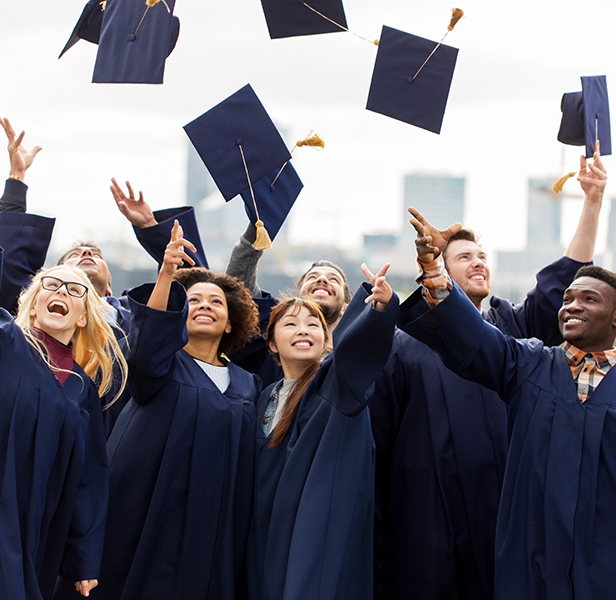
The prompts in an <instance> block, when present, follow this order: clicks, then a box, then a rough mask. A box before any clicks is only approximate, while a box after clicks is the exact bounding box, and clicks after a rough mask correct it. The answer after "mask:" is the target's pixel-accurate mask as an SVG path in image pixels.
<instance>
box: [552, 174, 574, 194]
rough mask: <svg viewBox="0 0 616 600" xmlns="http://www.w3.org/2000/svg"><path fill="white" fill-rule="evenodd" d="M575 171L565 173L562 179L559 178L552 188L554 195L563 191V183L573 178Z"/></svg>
mask: <svg viewBox="0 0 616 600" xmlns="http://www.w3.org/2000/svg"><path fill="white" fill-rule="evenodd" d="M575 173H576V172H575V171H571V173H567V174H566V175H565V176H564V177H561V178H560V179H559V180H558V181H557V182H556V183H555V184H554V185H553V186H552V189H553V190H554V193H555V194H560V193H561V192H562V191H563V186H564V185H565V182H566V181H567V179H569V178H570V177H575Z"/></svg>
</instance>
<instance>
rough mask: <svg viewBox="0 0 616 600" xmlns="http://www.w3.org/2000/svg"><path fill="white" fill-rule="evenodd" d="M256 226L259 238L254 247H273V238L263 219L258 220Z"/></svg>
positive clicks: (257, 248) (263, 248) (262, 248)
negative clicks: (271, 238)
mask: <svg viewBox="0 0 616 600" xmlns="http://www.w3.org/2000/svg"><path fill="white" fill-rule="evenodd" d="M255 227H256V228H257V239H256V240H255V243H254V244H253V245H252V247H253V248H254V249H255V250H269V249H270V248H271V247H272V240H270V236H269V233H267V229H265V225H263V221H261V220H259V221H257V222H256V223H255Z"/></svg>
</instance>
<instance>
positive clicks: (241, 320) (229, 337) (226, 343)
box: [174, 267, 259, 354]
mask: <svg viewBox="0 0 616 600" xmlns="http://www.w3.org/2000/svg"><path fill="white" fill-rule="evenodd" d="M174 279H175V280H176V281H178V282H179V283H181V284H182V285H183V286H184V288H185V289H186V291H188V290H189V289H190V288H191V287H192V286H193V285H195V284H196V283H213V284H214V285H217V286H218V287H219V288H220V289H221V290H222V291H223V292H224V293H225V297H226V299H227V310H228V311H229V321H230V322H231V331H230V333H224V334H223V336H222V338H221V340H220V345H219V347H218V351H219V352H222V353H224V354H230V353H231V352H234V351H235V350H239V349H240V348H243V347H244V346H245V345H246V344H247V343H248V342H250V341H251V340H252V339H253V338H254V337H255V336H257V335H258V334H259V309H258V308H257V305H256V304H255V302H254V300H253V299H252V298H251V297H250V292H249V291H248V290H247V289H246V287H245V286H244V284H243V283H241V282H240V281H238V280H237V279H236V278H235V277H231V276H230V275H225V274H224V273H214V272H213V271H210V270H209V269H204V268H203V267H192V268H189V269H178V271H176V273H175V276H174Z"/></svg>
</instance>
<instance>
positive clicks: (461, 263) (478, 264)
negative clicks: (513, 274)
mask: <svg viewBox="0 0 616 600" xmlns="http://www.w3.org/2000/svg"><path fill="white" fill-rule="evenodd" d="M443 258H444V260H445V266H446V268H447V272H448V273H449V275H450V276H451V278H452V279H453V280H454V281H455V282H456V283H457V284H458V285H459V286H460V288H462V291H463V292H464V293H465V294H466V295H467V296H468V297H469V298H470V300H471V302H472V303H473V304H474V305H475V306H476V307H477V308H478V309H480V310H481V301H482V300H483V299H484V298H486V297H487V296H489V294H490V268H489V267H488V257H487V256H486V253H485V252H484V250H483V248H482V247H481V246H480V245H479V244H476V243H475V242H471V241H470V240H454V241H452V242H449V244H447V247H446V248H445V253H444V256H443Z"/></svg>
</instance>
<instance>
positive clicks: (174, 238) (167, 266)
mask: <svg viewBox="0 0 616 600" xmlns="http://www.w3.org/2000/svg"><path fill="white" fill-rule="evenodd" d="M183 235H184V232H183V231H182V226H181V225H180V223H179V222H178V221H177V219H176V220H175V221H174V222H173V229H172V230H171V240H170V241H169V243H168V244H167V248H166V250H165V256H164V258H163V264H162V265H161V267H160V271H159V272H158V279H157V280H156V285H155V286H154V289H153V290H152V294H151V295H150V299H149V300H148V306H149V307H150V308H154V309H155V310H167V302H168V300H169V292H170V291H171V282H172V281H173V274H174V273H175V272H176V271H177V270H178V267H181V266H182V265H183V264H184V262H187V263H188V264H189V265H194V264H195V261H194V260H193V259H192V258H190V256H188V254H186V252H185V251H184V248H188V249H189V250H192V251H193V252H196V251H197V249H196V248H195V247H194V246H193V244H192V243H191V242H189V241H188V240H186V239H184V237H182V236H183Z"/></svg>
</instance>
